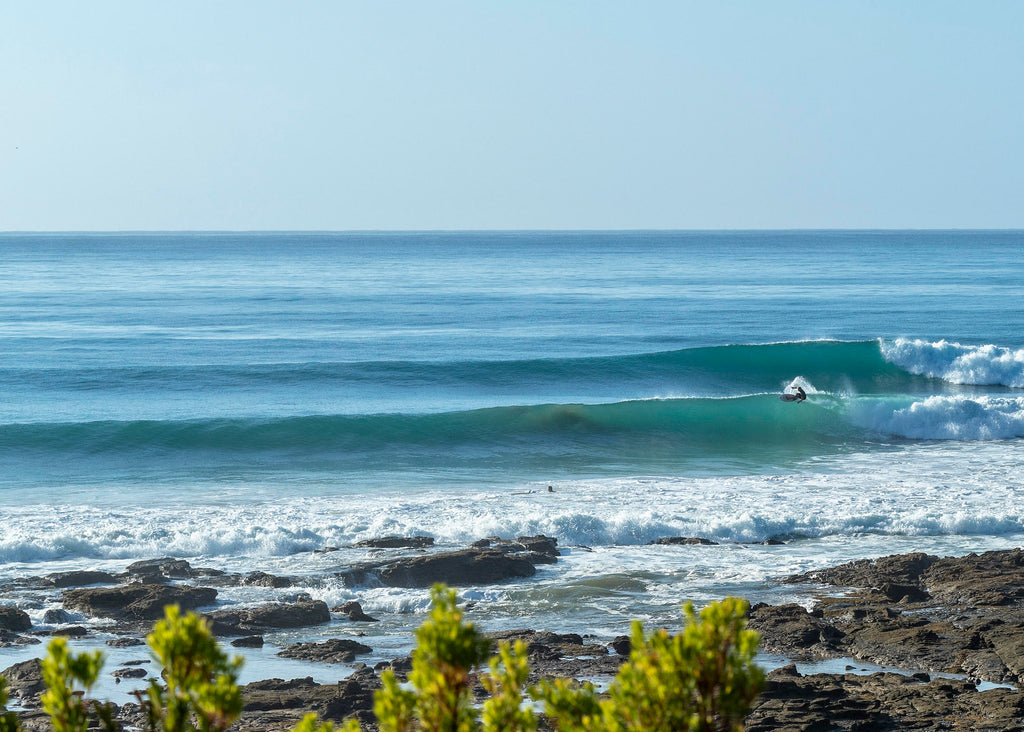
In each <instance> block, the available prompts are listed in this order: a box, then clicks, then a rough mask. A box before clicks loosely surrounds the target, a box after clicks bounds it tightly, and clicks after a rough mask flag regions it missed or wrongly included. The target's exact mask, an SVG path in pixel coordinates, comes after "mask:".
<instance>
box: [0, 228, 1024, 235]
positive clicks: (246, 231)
mask: <svg viewBox="0 0 1024 732" xmlns="http://www.w3.org/2000/svg"><path fill="white" fill-rule="evenodd" d="M912 231H931V232H972V231H978V232H1018V231H1024V227H973V226H971V227H919V228H914V227H890V228H886V227H804V228H801V227H789V228H786V227H778V228H735V229H731V228H694V229H685V228H659V227H653V228H643V227H641V228H612V229H600V228H556V229H545V228H536V229H530V228H507V229H11V230H0V236H7V235H46V234H95V235H104V234H105V235H110V234H119V235H125V234H514V233H537V234H542V233H551V234H558V233H565V234H572V233H643V232H660V233H672V232H679V233H758V232H766V233H783V232H862V233H866V232H912Z"/></svg>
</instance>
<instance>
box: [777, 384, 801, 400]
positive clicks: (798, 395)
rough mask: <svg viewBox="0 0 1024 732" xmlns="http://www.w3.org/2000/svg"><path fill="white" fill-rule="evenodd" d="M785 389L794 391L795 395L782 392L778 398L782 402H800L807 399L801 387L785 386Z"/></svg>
mask: <svg viewBox="0 0 1024 732" xmlns="http://www.w3.org/2000/svg"><path fill="white" fill-rule="evenodd" d="M786 389H796V393H795V394H789V393H788V392H783V394H782V396H780V397H779V399H781V400H782V401H784V402H802V401H803V400H804V399H806V398H807V393H806V392H805V391H804V390H803V387H799V386H787V387H786Z"/></svg>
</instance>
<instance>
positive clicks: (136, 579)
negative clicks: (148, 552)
mask: <svg viewBox="0 0 1024 732" xmlns="http://www.w3.org/2000/svg"><path fill="white" fill-rule="evenodd" d="M222 576H224V572H221V571H220V570H219V569H205V568H194V567H193V566H192V565H191V564H189V563H188V562H186V561H185V560H184V559H174V558H173V557H164V558H162V559H145V560H143V561H140V562H133V563H132V564H129V565H128V567H127V568H126V569H125V571H124V575H123V578H124V580H125V581H126V582H131V583H137V584H144V585H147V584H163V583H165V582H170V581H171V580H182V579H197V578H200V577H222Z"/></svg>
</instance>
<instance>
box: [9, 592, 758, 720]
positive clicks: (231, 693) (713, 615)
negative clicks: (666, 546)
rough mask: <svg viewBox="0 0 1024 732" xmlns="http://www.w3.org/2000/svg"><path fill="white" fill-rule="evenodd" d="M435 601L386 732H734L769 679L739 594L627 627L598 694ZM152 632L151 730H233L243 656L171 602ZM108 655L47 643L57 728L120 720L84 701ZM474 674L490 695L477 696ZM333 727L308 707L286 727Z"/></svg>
mask: <svg viewBox="0 0 1024 732" xmlns="http://www.w3.org/2000/svg"><path fill="white" fill-rule="evenodd" d="M431 598H432V609H431V612H430V616H429V618H428V619H427V621H426V622H424V624H423V625H422V626H421V627H420V628H419V630H417V632H416V641H417V645H416V648H415V650H414V651H413V656H412V669H411V671H410V673H409V676H408V682H407V683H401V682H400V681H399V679H398V678H397V677H396V676H395V674H394V672H393V671H392V670H390V669H389V670H386V671H384V672H383V674H382V675H381V681H382V684H383V687H382V688H381V689H380V690H379V691H378V692H377V694H376V698H375V705H374V712H375V714H376V716H377V721H378V723H379V726H380V730H381V732H419V731H423V732H442V731H450V732H477V731H478V730H479V731H481V732H499V731H501V732H533V731H534V730H537V729H538V725H539V724H540V717H541V715H540V714H539V710H540V709H542V710H543V716H544V717H545V718H546V723H547V724H548V725H549V728H552V729H554V730H558V731H559V732H582V731H583V730H588V731H597V732H602V731H607V732H628V731H636V732H639V731H640V730H644V731H646V732H661V731H665V732H668V731H669V730H692V731H693V732H719V731H721V732H736V731H737V730H742V729H743V719H744V717H745V716H746V714H747V711H748V710H749V708H750V705H751V704H752V703H753V702H754V700H755V699H756V698H757V696H758V694H759V693H760V691H761V689H762V687H763V680H764V679H763V673H762V671H761V670H760V669H759V668H758V667H757V666H756V665H754V663H753V659H754V655H755V654H756V652H757V644H758V640H759V636H758V634H757V633H756V632H755V631H752V630H747V629H746V614H747V610H748V608H747V603H746V602H745V601H743V600H738V599H734V598H728V599H725V600H723V601H721V602H717V603H712V604H710V605H708V606H707V607H705V608H704V609H703V610H702V611H701V612H700V613H697V612H696V611H695V610H694V608H693V606H692V604H690V603H687V604H686V605H685V607H684V619H685V625H684V628H683V630H682V632H680V633H678V634H675V635H673V634H670V633H669V632H668V631H667V630H665V629H658V630H655V631H653V632H650V633H648V632H646V631H645V630H644V628H643V626H642V625H641V624H640V623H639V622H635V623H634V624H633V629H632V635H631V638H630V641H631V651H630V656H629V660H628V661H627V662H626V663H625V664H623V665H622V667H621V669H620V671H619V673H618V675H617V676H616V677H615V679H614V680H613V681H612V683H611V684H610V686H609V687H608V688H607V690H605V691H604V692H600V691H599V690H598V689H597V688H596V687H595V686H594V685H593V684H590V683H579V682H575V681H570V680H567V679H546V680H542V681H540V682H539V683H537V684H534V685H532V686H528V685H527V680H528V677H529V674H530V666H529V662H528V648H527V645H526V644H525V643H524V642H523V641H521V640H519V641H517V642H516V643H515V644H510V643H508V642H505V641H503V642H501V643H500V644H499V645H498V648H497V653H496V654H493V655H492V651H493V645H492V642H491V640H490V639H488V638H487V637H486V636H485V635H484V634H483V632H482V631H480V630H479V629H478V628H477V627H476V626H475V625H474V624H473V623H471V622H467V621H466V620H465V619H464V617H463V614H462V611H461V609H460V608H459V607H458V604H457V602H456V593H455V591H454V590H451V589H449V588H447V587H445V586H443V585H435V586H434V587H433V589H432V591H431ZM146 640H147V643H148V645H149V647H150V649H151V651H152V653H153V655H154V657H155V659H156V660H157V661H158V662H159V663H160V665H161V667H162V669H163V672H162V678H161V679H160V680H159V681H157V680H151V681H150V683H149V686H148V688H147V689H146V690H145V691H144V692H138V693H137V697H138V699H139V701H140V704H141V706H142V708H143V710H144V712H145V717H146V720H147V727H148V730H149V732H224V731H225V730H227V728H228V727H229V726H230V725H231V724H232V723H233V722H234V721H235V720H236V719H237V718H238V716H239V714H240V713H241V711H242V707H243V699H242V691H241V689H240V687H239V686H238V683H237V681H238V672H239V669H240V666H241V663H242V660H241V659H240V658H238V657H235V658H228V656H227V655H226V654H225V653H224V652H223V650H221V648H220V646H219V644H218V643H217V641H216V639H215V638H214V635H213V633H212V631H211V629H210V626H209V623H208V622H207V621H206V620H204V619H203V618H202V617H200V616H199V615H196V614H195V613H192V612H189V613H187V614H184V615H182V614H181V612H180V610H179V608H178V607H176V606H168V607H167V608H166V609H165V616H164V618H163V619H162V620H160V621H159V622H157V623H156V625H155V626H154V628H153V632H152V633H150V634H149V635H148V636H147V638H146ZM103 660H104V658H103V654H102V652H100V651H95V652H91V653H82V654H77V655H76V654H74V653H73V652H71V650H70V649H69V648H68V645H67V640H66V639H65V638H62V637H57V638H55V639H54V640H53V641H51V642H50V645H49V646H48V654H47V657H46V658H45V659H44V660H43V662H42V666H43V672H44V679H45V682H46V686H47V691H46V692H45V693H44V694H43V697H42V702H43V706H44V709H45V711H46V712H47V714H48V715H49V717H50V720H51V724H52V726H53V729H54V730H55V732H85V730H86V729H87V728H88V727H89V726H90V725H92V726H93V727H95V726H96V725H97V724H98V725H99V727H101V728H103V729H105V730H108V731H111V732H113V730H116V729H117V728H118V726H117V721H116V720H115V718H114V711H113V707H112V705H110V704H109V703H108V704H101V703H100V702H98V701H95V700H93V699H90V698H89V691H90V690H91V688H92V686H93V685H94V684H95V682H96V680H97V678H98V677H99V674H100V672H101V670H102V666H103ZM485 667H486V669H487V670H486V671H484V672H482V673H481V672H480V670H481V669H483V668H485ZM478 682H479V684H480V685H481V686H482V688H483V690H484V691H485V692H486V694H485V696H484V698H483V701H482V702H480V701H479V699H478V697H477V696H476V692H475V689H476V688H477V683H478ZM5 705H6V694H5V692H4V688H3V682H2V679H0V732H18V730H19V729H20V722H19V720H18V718H17V715H16V714H14V713H13V712H8V711H7V710H6V706H5ZM94 719H95V722H94V721H93V720H94ZM334 729H335V728H334V726H333V724H332V723H330V722H324V723H320V722H319V721H318V720H317V719H316V717H315V716H314V715H308V716H307V717H306V718H305V719H303V720H302V722H301V723H300V724H299V725H298V726H297V727H296V728H295V730H294V732H334ZM359 730H360V726H359V723H358V721H356V720H354V719H348V720H346V721H345V722H344V723H343V724H342V726H341V727H340V728H339V730H338V732H359Z"/></svg>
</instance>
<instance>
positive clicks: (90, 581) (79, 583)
mask: <svg viewBox="0 0 1024 732" xmlns="http://www.w3.org/2000/svg"><path fill="white" fill-rule="evenodd" d="M45 580H46V582H47V583H48V584H50V585H51V586H53V587H57V588H61V589H63V588H66V587H88V586H89V585H114V584H117V583H118V582H119V581H120V580H119V579H118V577H117V575H113V574H110V573H109V572H99V571H89V570H85V571H77V572H57V573H54V574H48V575H46V577H45Z"/></svg>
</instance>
